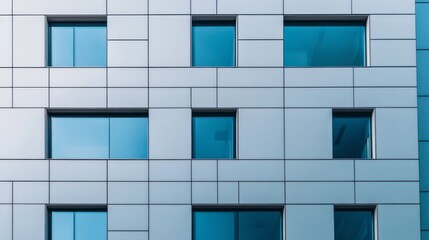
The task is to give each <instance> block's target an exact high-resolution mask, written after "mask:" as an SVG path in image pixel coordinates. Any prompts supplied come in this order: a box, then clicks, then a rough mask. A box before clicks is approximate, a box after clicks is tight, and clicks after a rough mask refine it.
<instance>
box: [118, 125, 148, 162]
mask: <svg viewBox="0 0 429 240" xmlns="http://www.w3.org/2000/svg"><path fill="white" fill-rule="evenodd" d="M147 131H148V121H147V118H142V117H113V118H110V158H147V153H148V149H147V147H148V132H147Z"/></svg>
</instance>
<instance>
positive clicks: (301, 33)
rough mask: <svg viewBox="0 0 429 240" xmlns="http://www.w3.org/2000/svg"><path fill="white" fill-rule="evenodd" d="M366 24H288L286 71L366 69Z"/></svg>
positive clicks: (326, 22)
mask: <svg viewBox="0 0 429 240" xmlns="http://www.w3.org/2000/svg"><path fill="white" fill-rule="evenodd" d="M365 25H366V22H365V21H285V25H284V65H285V66H286V67H336V66H365V64H366V60H365V59H366V54H365V50H366V45H365V42H366V32H365V31H366V30H365V28H366V27H365Z"/></svg>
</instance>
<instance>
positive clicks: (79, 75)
mask: <svg viewBox="0 0 429 240" xmlns="http://www.w3.org/2000/svg"><path fill="white" fill-rule="evenodd" d="M49 73H50V76H49V80H50V85H49V86H50V87H106V85H107V84H106V69H105V68H51V69H50V71H49Z"/></svg>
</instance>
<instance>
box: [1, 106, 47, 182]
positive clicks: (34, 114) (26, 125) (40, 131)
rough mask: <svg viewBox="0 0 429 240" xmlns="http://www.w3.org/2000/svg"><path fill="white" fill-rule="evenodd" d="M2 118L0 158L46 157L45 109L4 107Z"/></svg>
mask: <svg viewBox="0 0 429 240" xmlns="http://www.w3.org/2000/svg"><path fill="white" fill-rule="evenodd" d="M0 119H1V120H2V124H1V125H0V132H1V135H0V158H10V159H15V158H17V159H19V158H21V159H32V158H38V159H42V158H45V112H44V110H43V109H34V110H30V109H25V110H17V109H13V110H12V109H2V110H0ZM29 119H31V121H29ZM0 164H1V163H0ZM10 174H13V173H10Z"/></svg>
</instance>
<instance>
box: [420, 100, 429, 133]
mask: <svg viewBox="0 0 429 240" xmlns="http://www.w3.org/2000/svg"><path fill="white" fill-rule="evenodd" d="M418 118H419V123H418V126H419V139H420V140H429V126H428V125H427V122H428V121H429V97H419V98H418Z"/></svg>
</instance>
